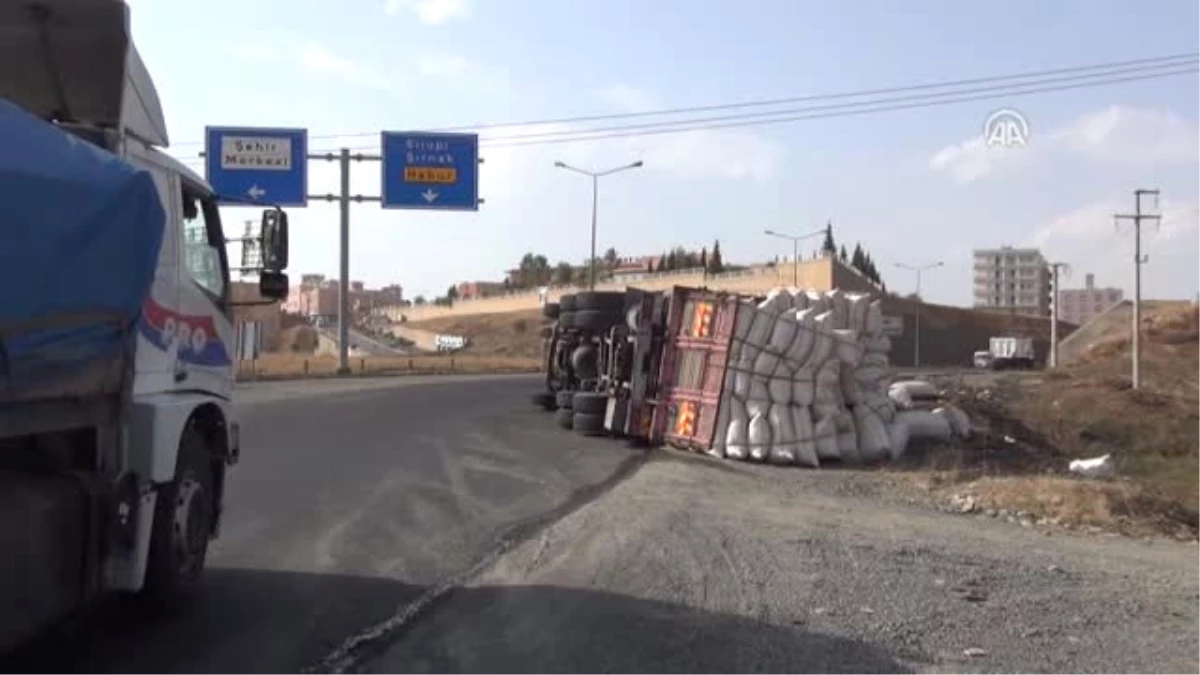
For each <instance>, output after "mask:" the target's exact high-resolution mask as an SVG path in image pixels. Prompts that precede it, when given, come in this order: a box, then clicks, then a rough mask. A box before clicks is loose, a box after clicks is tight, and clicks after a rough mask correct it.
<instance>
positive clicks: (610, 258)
mask: <svg viewBox="0 0 1200 675" xmlns="http://www.w3.org/2000/svg"><path fill="white" fill-rule="evenodd" d="M618 259H619V256H618V255H617V249H615V248H612V247H609V249H608V250H607V251H605V252H604V258H603V260H604V266H605V267H606V268H608V269H610V270H612V269H616V267H617V260H618Z"/></svg>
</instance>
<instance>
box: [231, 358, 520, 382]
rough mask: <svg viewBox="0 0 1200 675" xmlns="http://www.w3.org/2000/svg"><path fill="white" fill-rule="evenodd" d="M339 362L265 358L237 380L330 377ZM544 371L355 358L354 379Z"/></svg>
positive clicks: (511, 362)
mask: <svg viewBox="0 0 1200 675" xmlns="http://www.w3.org/2000/svg"><path fill="white" fill-rule="evenodd" d="M337 365H338V362H337V358H336V357H333V356H313V355H306V354H265V355H264V356H263V357H262V358H260V359H258V360H257V361H253V362H251V361H243V362H241V364H239V367H238V374H237V377H238V380H240V381H248V380H281V379H295V378H304V377H330V376H333V375H335V374H336V373H337ZM540 367H541V362H540V360H539V359H531V358H526V357H519V356H518V357H504V356H473V355H470V354H456V355H453V356H442V355H428V356H413V357H394V358H393V357H375V356H365V357H352V358H351V359H350V369H351V372H352V374H354V375H437V374H448V373H457V374H464V375H468V374H488V373H531V372H537V371H538V370H539V369H540Z"/></svg>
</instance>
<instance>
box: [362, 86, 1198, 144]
mask: <svg viewBox="0 0 1200 675" xmlns="http://www.w3.org/2000/svg"><path fill="white" fill-rule="evenodd" d="M1195 72H1197V69H1196V68H1195V67H1192V68H1187V69H1178V70H1173V71H1166V72H1161V73H1153V74H1142V75H1135V76H1127V77H1122V78H1111V79H1107V80H1099V81H1091V82H1079V83H1074V84H1059V85H1054V86H1045V87H1035V88H1029V89H1022V90H1017V91H999V92H988V93H981V94H976V95H971V96H955V95H953V92H949V93H947V94H945V95H944V96H945V97H944V98H942V99H939V100H935V101H920V102H915V103H897V104H886V103H885V104H883V105H867V104H869V103H874V102H870V101H868V102H865V103H863V104H859V105H860V107H857V108H853V109H846V110H837V111H831V112H815V113H809V112H798V114H787V115H784V116H782V117H774V118H769V119H761V118H754V119H749V120H739V121H730V122H719V123H708V124H704V123H701V124H696V123H694V122H684V123H679V124H677V125H675V126H671V127H666V128H654V129H637V130H632V131H625V130H621V131H615V132H612V133H596V132H594V131H591V130H580V131H575V132H558V133H557V135H555V134H549V133H548V134H546V135H545V137H541V138H534V139H527V140H521V141H518V142H515V143H514V142H507V139H494V140H490V141H481V145H483V146H484V147H489V148H516V147H524V146H530V145H554V144H560V143H577V142H586V141H598V140H606V139H613V138H629V137H635V136H638V137H640V136H659V135H663V134H673V133H683V132H689V131H711V130H715V129H730V128H738V127H751V126H765V125H769V124H782V123H789V122H799V121H805V120H815V119H829V118H837V117H850V116H855V115H868V114H873V113H880V112H893V111H898V110H912V109H918V108H931V107H935V106H939V105H949V104H953V103H967V102H971V101H984V100H988V99H996V98H1008V97H1014V96H1023V95H1028V94H1038V93H1047V92H1058V91H1067V90H1071V89H1084V88H1089V87H1098V86H1104V85H1109V84H1119V83H1122V82H1136V81H1141V80H1150V79H1156V78H1161V77H1169V76H1172V75H1184V74H1188V73H1195ZM373 149H374V147H373V146H372V147H362V148H355V150H358V151H362V150H373Z"/></svg>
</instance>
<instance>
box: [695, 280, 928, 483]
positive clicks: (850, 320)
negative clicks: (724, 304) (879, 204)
mask: <svg viewBox="0 0 1200 675" xmlns="http://www.w3.org/2000/svg"><path fill="white" fill-rule="evenodd" d="M890 349H891V343H890V340H889V339H888V337H887V336H886V335H884V333H883V314H882V308H881V305H880V302H879V301H878V300H875V301H872V300H871V298H870V296H867V295H856V294H846V293H843V292H841V291H837V290H835V291H801V290H798V289H776V290H774V291H772V292H771V293H770V294H769V295H768V296H767V299H766V300H765V301H763V302H761V303H759V304H758V305H757V306H754V305H752V304H751V303H750V302H749V301H745V305H744V306H742V307H740V308H739V311H738V317H737V322H736V324H735V328H734V337H733V341H732V344H731V345H730V353H729V363H728V366H727V372H726V375H725V391H724V392H723V394H722V399H721V405H720V408H719V411H720V412H719V417H718V420H717V427H716V431H715V433H714V438H713V444H712V447H711V448H710V449H709V450H708V452H709V454H712V455H715V456H718V457H728V458H731V459H741V460H749V461H757V462H771V463H775V464H798V465H801V466H808V467H818V466H820V464H821V461H822V460H834V459H836V460H841V461H843V462H849V463H858V462H863V463H865V462H873V461H877V460H881V459H885V458H892V459H894V458H896V457H899V456H900V455H901V454H902V453H903V452H904V449H905V447H906V446H907V444H908V439H909V425H907V424H906V423H905V422H904V420H903V418H901V417H898V416H897V413H896V407H895V404H894V403H893V401H892V400H891V399H890V398H889V397H888V391H887V385H886V381H885V378H886V377H887V370H888V358H887V354H888V352H889V350H890Z"/></svg>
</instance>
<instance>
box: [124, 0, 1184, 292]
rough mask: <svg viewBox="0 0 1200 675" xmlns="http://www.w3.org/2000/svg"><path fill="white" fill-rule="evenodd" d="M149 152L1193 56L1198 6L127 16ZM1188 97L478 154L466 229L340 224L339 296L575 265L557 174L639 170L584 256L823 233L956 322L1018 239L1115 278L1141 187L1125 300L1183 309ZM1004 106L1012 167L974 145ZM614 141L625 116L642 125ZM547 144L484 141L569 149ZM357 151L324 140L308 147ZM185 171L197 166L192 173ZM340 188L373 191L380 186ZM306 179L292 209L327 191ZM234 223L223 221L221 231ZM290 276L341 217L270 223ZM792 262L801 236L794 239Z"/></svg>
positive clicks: (438, 223)
mask: <svg viewBox="0 0 1200 675" xmlns="http://www.w3.org/2000/svg"><path fill="white" fill-rule="evenodd" d="M130 4H131V5H132V7H133V29H134V36H135V39H136V40H137V41H138V44H139V48H140V50H141V51H142V55H143V57H144V59H145V60H146V62H147V64H148V66H149V67H150V69H151V72H152V73H153V74H154V76H155V78H156V81H157V82H158V86H159V93H160V96H161V97H162V99H163V105H164V107H165V109H166V113H167V116H168V122H169V125H170V131H171V134H172V143H173V145H172V149H171V151H172V152H173V153H175V154H176V155H177V156H179V157H181V158H189V159H190V160H192V161H195V157H196V154H195V153H197V152H198V151H199V150H201V149H202V146H201V145H200V144H199V143H198V142H199V141H201V140H202V136H203V129H204V126H205V125H223V124H231V125H257V126H283V127H305V128H308V129H309V133H310V134H311V135H312V136H313V137H314V138H313V140H312V141H311V142H310V144H311V146H312V147H313V148H314V149H326V148H336V147H339V146H340V145H348V146H350V147H354V148H360V149H363V150H364V151H365V150H369V149H371V148H372V147H373V146H375V145H376V144H377V143H378V136H377V133H378V131H380V130H382V129H389V130H405V129H423V128H442V127H453V126H461V125H473V124H480V123H495V122H511V121H527V120H547V119H558V118H566V117H572V116H578V115H588V114H603V113H621V112H631V111H632V112H636V111H645V110H654V109H662V108H678V107H686V106H701V105H710V104H719V103H727V102H737V101H745V100H759V99H770V98H780V97H788V96H802V95H808V94H825V93H836V92H846V91H857V90H867V89H875V88H884V87H893V86H903V85H909V84H918V83H925V82H937V81H948V80H957V79H967V78H973V77H983V76H992V75H1005V74H1011V73H1021V72H1026V71H1037V70H1044V69H1051V68H1058V67H1069V66H1076V65H1087V64H1093V63H1103V62H1111V61H1120V60H1126V59H1137V58H1145V57H1155V56H1161V55H1167V54H1179V53H1188V52H1195V51H1197V48H1198V46H1200V36H1198V34H1197V30H1198V28H1197V27H1198V25H1200V16H1198V6H1197V3H1196V2H1194V0H1176V1H1167V0H1158V1H1155V2H1149V3H1133V2H1128V1H1126V2H1115V1H1102V0H1077V1H1067V0H1061V1H1056V2H1046V1H1045V0H1022V1H1008V2H1003V3H982V2H957V1H955V2H952V1H950V0H927V1H920V0H910V1H908V2H903V3H901V2H896V1H884V0H853V1H850V0H847V1H845V2H815V1H809V0H790V1H789V0H745V1H743V2H741V3H725V2H713V1H710V0H653V1H648V0H608V1H606V2H582V1H576V0H503V1H501V0H343V2H339V3H333V2H328V1H326V0H321V1H318V0H261V1H254V2H250V1H247V0H242V1H241V2H232V1H228V0H209V2H207V3H203V4H197V3H175V2H165V1H164V0H154V1H152V0H132V2H131V3H130ZM1198 99H1200V92H1198V86H1197V76H1196V75H1195V74H1194V73H1193V74H1187V75H1182V76H1175V77H1170V78H1164V79H1159V80H1147V81H1140V82H1131V83H1124V84H1116V85H1111V86H1106V87H1098V88H1091V89H1077V90H1074V91H1065V92H1055V93H1046V94H1037V95H1030V96H1015V97H1011V98H1007V99H996V100H988V101H976V102H969V103H960V104H954V105H945V106H938V107H928V108H921V109H915V110H907V111H895V112H884V113H879V114H871V115H862V116H853V117H839V118H830V119H820V120H807V121H800V122H795V123H790V124H781V125H770V126H759V127H741V128H734V129H721V130H707V131H695V132H688V133H683V134H667V135H658V136H646V137H640V138H619V139H609V140H605V141H598V142H591V143H571V144H558V145H548V146H547V145H543V146H526V147H509V148H495V147H494V148H491V149H490V150H489V149H488V148H486V147H485V148H484V150H483V152H482V154H483V156H484V158H485V164H484V165H483V167H482V168H481V183H480V192H481V196H482V197H484V198H485V199H486V203H485V204H484V205H483V206H482V207H481V210H480V211H479V213H418V212H412V211H382V210H381V209H379V207H378V205H372V204H362V205H356V206H354V207H353V214H352V235H351V265H352V269H351V276H352V277H353V278H355V279H362V280H364V281H366V282H367V283H368V284H369V285H372V286H377V285H382V284H385V283H390V282H399V283H401V284H403V285H404V286H405V288H406V291H407V293H408V294H409V296H410V297H411V296H413V295H416V294H418V293H423V294H440V293H441V292H442V291H444V289H445V288H446V286H448V285H449V284H450V283H452V282H455V281H461V280H469V279H489V278H499V276H500V275H501V273H502V270H503V269H505V268H506V267H509V266H511V265H512V264H514V263H515V261H516V260H517V259H519V258H520V256H521V255H522V254H523V253H524V252H526V251H535V252H539V253H544V254H545V255H547V256H548V257H550V258H551V259H552V260H558V259H568V260H571V261H581V260H582V259H583V258H584V257H585V256H586V255H587V246H588V229H587V227H588V218H589V209H590V186H589V184H588V181H587V180H586V179H585V178H583V177H582V176H577V175H574V174H571V173H568V172H564V171H561V170H555V169H554V168H553V162H554V160H556V159H562V160H564V161H567V162H570V163H573V164H579V165H583V166H589V167H595V168H603V167H607V166H610V165H619V164H623V163H627V162H630V161H633V160H637V159H641V160H644V161H645V163H646V164H645V167H644V168H642V169H639V170H636V171H632V172H629V173H625V174H621V175H617V176H612V177H609V178H605V179H603V180H602V182H601V203H600V227H599V246H600V249H601V250H603V249H604V248H607V247H608V246H613V247H615V248H617V250H618V251H620V252H622V253H623V254H650V253H657V252H660V251H662V250H664V249H666V248H668V247H671V246H674V245H677V244H678V245H685V246H696V247H699V246H701V245H705V244H711V242H712V241H713V240H714V239H716V238H719V239H720V241H721V245H722V248H723V250H724V252H725V255H726V258H727V259H732V260H736V261H740V262H748V261H753V260H762V259H766V258H770V257H773V256H775V255H778V254H786V253H788V252H789V250H790V245H789V244H786V243H785V242H780V241H778V240H774V239H771V238H768V237H765V236H764V235H763V234H762V231H763V229H764V228H773V229H777V230H783V231H793V232H803V231H808V230H812V229H814V228H817V227H820V226H821V225H823V224H824V223H825V222H826V221H827V220H832V221H833V224H834V230H835V236H836V237H837V238H838V240H839V241H844V242H847V243H848V244H853V242H855V241H861V242H863V244H864V245H865V246H866V247H867V249H868V250H869V251H871V252H872V253H873V255H874V257H875V259H876V262H877V263H878V265H879V267H880V269H881V270H882V271H883V274H884V278H885V280H886V281H887V282H888V285H889V287H891V288H894V289H897V290H908V289H910V288H911V286H912V283H913V280H912V278H911V274H910V273H907V272H904V271H903V270H899V269H897V268H896V267H895V266H894V263H897V262H903V263H908V264H922V263H925V262H929V261H933V260H943V261H945V263H946V266H945V267H944V268H942V269H940V270H938V271H936V272H931V273H929V274H928V275H927V276H926V277H925V290H926V293H925V295H926V297H927V298H929V299H930V300H931V301H935V302H945V303H952V304H968V303H969V302H970V285H971V269H970V252H971V249H972V248H976V247H993V246H998V245H1002V244H1014V245H1028V244H1035V245H1040V246H1042V247H1043V248H1044V250H1045V251H1046V253H1047V254H1048V255H1049V256H1050V257H1051V258H1053V259H1057V260H1063V261H1065V262H1067V263H1069V264H1070V265H1071V266H1072V267H1073V268H1074V274H1073V275H1072V276H1071V277H1069V278H1068V279H1067V280H1066V281H1065V284H1064V285H1065V286H1072V285H1078V284H1081V283H1082V279H1083V274H1084V273H1087V272H1093V273H1095V274H1096V277H1097V283H1099V284H1102V285H1114V286H1120V287H1125V288H1128V287H1129V286H1130V285H1131V270H1130V268H1131V265H1130V264H1129V260H1130V257H1131V255H1132V239H1131V237H1130V236H1129V234H1128V227H1126V228H1124V231H1115V230H1114V227H1113V224H1112V218H1111V214H1112V213H1113V212H1114V211H1128V210H1129V209H1131V208H1132V194H1131V193H1132V190H1133V189H1134V188H1137V187H1150V188H1154V187H1157V188H1160V189H1161V190H1162V191H1163V199H1162V202H1161V208H1162V211H1163V214H1164V221H1163V225H1162V227H1161V228H1160V229H1158V230H1157V231H1156V230H1155V229H1154V228H1152V227H1151V228H1149V229H1148V231H1147V236H1146V248H1147V251H1148V253H1149V255H1150V262H1149V265H1148V266H1147V267H1146V268H1145V273H1144V275H1145V276H1144V283H1145V291H1146V294H1147V295H1148V296H1152V297H1193V296H1194V295H1195V294H1196V293H1197V290H1198V283H1197V277H1198V273H1197V269H1198V267H1200V260H1198V250H1200V238H1198V235H1197V232H1198V225H1197V202H1198V201H1200V194H1198V193H1200V185H1198V184H1200V160H1198V159H1197V148H1198V145H1200V141H1198V137H1197V117H1198V110H1197V104H1198ZM1000 107H1011V108H1015V109H1017V110H1018V111H1020V112H1021V113H1022V114H1023V115H1024V116H1025V118H1026V119H1027V120H1028V121H1029V124H1030V127H1031V137H1030V143H1029V147H1027V148H1025V149H1016V150H1000V149H996V148H990V149H989V148H986V147H984V146H983V145H982V143H981V142H980V141H979V138H980V136H981V129H982V126H983V123H984V120H985V119H986V118H987V116H988V115H989V114H990V113H991V112H992V111H994V110H996V109H997V108H1000ZM638 121H640V120H631V121H626V122H627V123H628V122H638ZM577 128H579V126H578V125H562V124H558V125H545V126H541V127H533V128H518V129H507V130H503V129H502V130H496V131H489V132H485V137H487V136H496V135H498V134H528V133H537V132H546V131H561V130H570V129H577ZM338 134H359V135H354V136H347V137H343V138H329V139H318V138H316V137H318V136H322V137H324V136H333V135H338ZM196 164H197V165H198V162H196ZM352 183H353V187H354V189H355V191H357V192H359V193H362V194H372V195H374V194H378V191H379V167H378V165H373V164H369V165H358V166H356V167H355V168H354V176H353V180H352ZM336 185H337V177H336V173H335V169H334V167H333V166H332V165H328V164H325V163H314V164H313V165H312V166H311V171H310V185H309V191H310V192H312V193H326V192H330V191H333V190H334V189H336ZM255 213H256V212H255V211H251V210H246V209H229V210H227V211H226V216H227V219H228V223H229V224H227V228H229V229H230V230H237V229H240V228H239V224H240V221H241V220H242V219H244V218H250V217H253V216H254V215H255ZM291 216H292V223H293V224H294V225H293V228H294V229H293V235H292V247H293V250H292V269H291V271H292V273H293V274H295V275H298V274H300V273H301V272H309V271H312V272H324V273H327V274H331V275H335V274H336V272H337V241H338V239H337V210H336V208H335V207H334V206H332V205H326V204H324V203H320V202H312V203H310V206H309V207H308V208H307V209H295V210H293V211H292V213H291ZM815 243H816V242H814V244H815Z"/></svg>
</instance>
